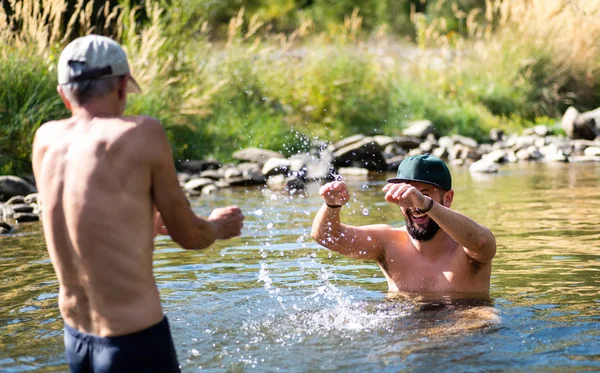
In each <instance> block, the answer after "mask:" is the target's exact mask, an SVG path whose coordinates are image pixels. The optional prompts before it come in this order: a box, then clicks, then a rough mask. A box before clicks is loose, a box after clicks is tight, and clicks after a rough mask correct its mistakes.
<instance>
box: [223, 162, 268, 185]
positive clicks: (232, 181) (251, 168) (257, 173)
mask: <svg viewBox="0 0 600 373" xmlns="http://www.w3.org/2000/svg"><path fill="white" fill-rule="evenodd" d="M237 167H238V168H235V169H230V170H227V171H231V172H229V173H228V172H227V171H226V172H225V181H226V182H227V184H228V185H229V186H250V185H262V184H265V183H266V182H267V180H266V179H265V177H264V176H263V174H262V172H261V169H260V167H259V165H258V164H255V163H249V164H244V163H242V164H239V165H238V166H237ZM234 175H235V176H234ZM217 186H220V185H219V184H217Z"/></svg>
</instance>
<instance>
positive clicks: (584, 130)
mask: <svg viewBox="0 0 600 373" xmlns="http://www.w3.org/2000/svg"><path fill="white" fill-rule="evenodd" d="M599 122H600V108H599V109H596V110H593V111H588V112H585V113H582V114H580V113H579V111H578V110H577V109H575V108H574V107H572V106H571V107H569V108H568V109H567V111H565V113H564V115H563V117H562V120H561V125H562V128H563V130H564V131H565V133H566V134H567V136H568V137H569V138H571V139H584V140H594V139H595V138H596V137H597V136H599V135H600V130H599V129H598V123H599Z"/></svg>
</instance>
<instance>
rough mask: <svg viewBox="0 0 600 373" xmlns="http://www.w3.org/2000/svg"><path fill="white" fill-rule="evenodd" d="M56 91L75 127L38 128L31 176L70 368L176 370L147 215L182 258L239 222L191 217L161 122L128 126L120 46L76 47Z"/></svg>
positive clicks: (61, 65) (63, 60)
mask: <svg viewBox="0 0 600 373" xmlns="http://www.w3.org/2000/svg"><path fill="white" fill-rule="evenodd" d="M58 83H59V86H58V92H59V94H60V96H61V97H62V99H63V101H64V103H65V105H66V106H67V108H68V109H69V110H70V111H71V112H72V116H71V117H70V118H68V119H63V120H57V121H53V122H48V123H45V124H44V125H43V126H41V127H40V128H39V130H38V131H37V133H36V136H35V141H34V146H33V169H34V173H35V177H36V180H37V185H38V189H39V192H40V197H41V200H42V202H43V212H42V219H43V226H44V235H45V239H46V243H47V247H48V252H49V254H50V258H51V260H52V265H53V266H54V269H55V271H56V275H57V277H58V282H59V299H58V302H59V308H60V312H61V315H62V317H63V319H64V322H65V347H66V350H67V360H68V363H69V366H70V369H71V370H72V371H73V372H91V371H94V372H149V371H152V372H154V371H156V372H176V371H179V364H178V361H177V357H176V354H175V349H174V346H173V341H172V337H171V333H170V329H169V325H168V321H167V319H166V317H165V316H164V315H163V311H162V308H161V303H160V297H159V292H158V289H157V287H156V283H155V280H154V276H153V265H152V253H153V249H154V246H153V237H154V234H155V229H156V227H155V219H156V220H157V221H158V219H157V218H156V215H155V210H154V208H155V206H156V209H158V211H159V212H160V215H161V216H162V219H163V220H164V223H165V225H166V227H167V229H168V233H169V234H170V235H171V237H172V238H173V240H175V241H176V242H177V243H178V244H180V245H181V246H182V247H183V248H185V249H203V248H206V247H208V246H210V245H211V244H212V243H213V242H214V241H215V240H219V239H227V238H231V237H234V236H238V235H240V233H241V228H242V222H243V215H242V213H241V211H240V210H239V209H238V208H237V207H235V206H229V207H224V208H220V209H216V210H214V211H213V212H212V213H211V214H210V216H209V217H208V218H207V219H204V218H201V217H197V216H196V215H195V214H194V213H193V212H192V210H191V209H190V207H189V205H188V201H187V199H186V197H185V195H184V194H183V192H182V190H181V188H180V186H179V182H178V180H177V177H176V173H175V167H174V163H173V159H172V154H171V151H170V147H169V143H168V141H167V138H166V136H165V132H164V130H163V128H162V126H161V124H160V123H159V121H158V120H156V119H153V118H149V117H143V116H134V117H124V116H123V112H124V110H125V105H126V101H127V93H128V92H140V88H139V86H138V84H137V83H136V81H135V80H134V79H133V77H132V76H131V73H130V69H129V64H128V62H127V57H126V55H125V52H124V51H123V49H122V48H121V46H119V44H117V43H116V42H114V41H113V40H111V39H109V38H106V37H102V36H98V35H89V36H86V37H82V38H79V39H76V40H75V41H73V42H72V43H70V44H69V45H68V46H67V47H66V48H65V49H64V51H63V52H62V54H61V56H60V59H59V62H58ZM161 225H162V224H161ZM158 229H159V230H160V231H162V232H163V233H167V231H166V230H164V227H162V228H161V227H158Z"/></svg>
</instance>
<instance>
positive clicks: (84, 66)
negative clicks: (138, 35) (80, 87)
mask: <svg viewBox="0 0 600 373" xmlns="http://www.w3.org/2000/svg"><path fill="white" fill-rule="evenodd" d="M124 75H126V76H127V77H128V79H127V92H133V93H140V92H141V91H142V90H141V88H140V86H139V85H138V83H137V82H136V81H135V79H134V78H133V77H132V76H131V70H130V69H129V63H128V62H127V55H126V54H125V51H124V50H123V48H121V46H120V45H119V43H117V42H116V41H114V40H112V39H111V38H108V37H106V36H100V35H87V36H83V37H80V38H77V39H75V40H73V41H72V42H71V43H69V45H67V46H66V47H65V49H64V50H63V51H62V53H61V54H60V58H59V60H58V84H68V83H73V82H77V81H82V80H94V79H103V78H110V77H113V76H124Z"/></svg>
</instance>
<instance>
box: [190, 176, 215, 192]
mask: <svg viewBox="0 0 600 373" xmlns="http://www.w3.org/2000/svg"><path fill="white" fill-rule="evenodd" d="M214 183H215V181H214V180H213V179H209V178H205V177H199V178H194V179H191V180H190V181H188V182H187V183H185V185H184V186H183V189H185V190H186V191H188V192H192V191H196V192H199V191H201V190H202V189H203V188H204V187H206V186H208V185H213V184H214Z"/></svg>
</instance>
